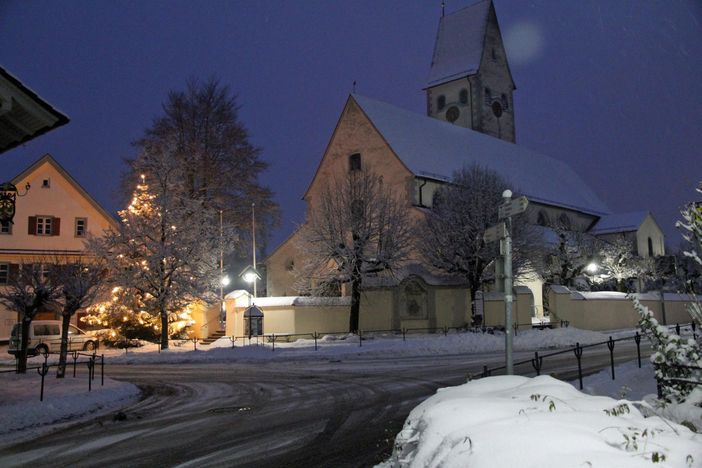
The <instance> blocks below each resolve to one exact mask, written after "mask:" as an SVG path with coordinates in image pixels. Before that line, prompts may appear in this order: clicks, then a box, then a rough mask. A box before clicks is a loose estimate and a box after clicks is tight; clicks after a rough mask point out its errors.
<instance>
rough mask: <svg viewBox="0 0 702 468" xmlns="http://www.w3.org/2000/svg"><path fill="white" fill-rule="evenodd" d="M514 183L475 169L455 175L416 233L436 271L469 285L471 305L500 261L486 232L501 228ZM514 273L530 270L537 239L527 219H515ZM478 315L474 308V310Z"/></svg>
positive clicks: (423, 252)
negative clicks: (503, 207) (500, 220)
mask: <svg viewBox="0 0 702 468" xmlns="http://www.w3.org/2000/svg"><path fill="white" fill-rule="evenodd" d="M507 188H509V183H508V181H507V180H505V179H504V178H503V177H501V176H500V175H499V174H498V173H497V172H495V171H492V170H490V169H487V168H485V167H482V166H479V165H476V164H473V165H471V166H467V167H464V168H463V169H461V170H460V171H457V172H456V173H455V174H454V177H453V180H452V182H451V183H450V184H447V185H446V186H445V187H443V188H442V189H440V190H439V191H437V192H436V195H435V197H434V203H433V206H432V209H431V211H428V212H427V213H426V217H425V221H424V222H422V223H420V224H419V225H418V227H417V230H418V236H417V237H418V238H419V239H421V242H420V244H419V246H418V247H419V249H420V251H421V253H422V255H423V257H424V258H425V259H426V260H427V262H429V264H430V265H432V266H433V267H434V268H436V269H438V270H439V271H442V272H444V273H447V274H449V275H455V276H459V277H462V278H464V279H465V281H466V283H467V285H468V287H469V288H470V296H471V304H474V303H475V296H476V293H477V292H478V291H479V290H480V289H481V288H482V286H483V283H484V280H485V275H486V273H487V270H488V268H489V266H490V265H491V264H493V262H494V260H495V259H496V258H497V256H498V249H497V246H496V245H490V244H486V243H485V242H484V241H483V235H484V233H485V230H486V229H487V228H489V227H491V226H493V225H495V224H497V222H498V219H497V212H498V207H499V205H501V204H502V203H503V198H502V193H503V192H504V191H505V189H507ZM511 235H512V237H513V239H514V243H513V245H514V257H513V268H514V271H515V272H519V271H521V270H523V269H525V268H528V267H529V266H530V263H531V262H530V259H531V257H530V256H529V255H528V254H529V253H531V251H532V249H531V248H530V247H529V246H530V245H532V244H533V239H532V235H533V233H532V232H531V231H530V230H529V228H528V226H527V225H526V222H525V218H523V217H520V216H515V217H513V223H512V233H511ZM472 310H473V311H474V310H475V309H474V307H472Z"/></svg>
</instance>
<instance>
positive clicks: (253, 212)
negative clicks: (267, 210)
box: [251, 203, 261, 297]
mask: <svg viewBox="0 0 702 468" xmlns="http://www.w3.org/2000/svg"><path fill="white" fill-rule="evenodd" d="M251 239H252V241H253V242H252V246H253V269H254V273H255V276H253V277H251V281H252V282H253V296H254V297H256V280H257V279H261V277H260V276H259V274H258V271H257V270H256V203H251Z"/></svg>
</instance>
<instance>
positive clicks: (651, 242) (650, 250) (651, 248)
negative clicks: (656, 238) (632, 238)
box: [648, 237, 653, 257]
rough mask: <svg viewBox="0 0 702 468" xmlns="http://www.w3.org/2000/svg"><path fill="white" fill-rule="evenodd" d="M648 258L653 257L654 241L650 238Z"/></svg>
mask: <svg viewBox="0 0 702 468" xmlns="http://www.w3.org/2000/svg"><path fill="white" fill-rule="evenodd" d="M648 256H649V257H653V239H651V238H650V237H649V238H648Z"/></svg>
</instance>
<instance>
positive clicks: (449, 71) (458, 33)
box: [427, 0, 492, 88]
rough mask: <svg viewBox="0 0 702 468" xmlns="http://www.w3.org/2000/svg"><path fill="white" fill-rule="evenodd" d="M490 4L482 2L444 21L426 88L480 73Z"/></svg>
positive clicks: (437, 35) (440, 27)
mask: <svg viewBox="0 0 702 468" xmlns="http://www.w3.org/2000/svg"><path fill="white" fill-rule="evenodd" d="M491 5H492V1H491V0H482V1H480V2H478V3H475V4H473V5H470V6H467V7H465V8H462V9H460V10H458V11H456V12H454V13H451V14H450V15H446V16H443V17H442V18H441V20H440V21H439V30H438V32H437V33H436V42H435V43H434V54H433V56H432V60H431V69H430V71H429V78H428V79H427V88H429V87H431V86H436V85H439V84H442V83H446V82H448V81H453V80H456V79H458V78H463V77H466V76H468V75H472V74H474V73H476V72H477V71H478V68H479V67H480V59H481V58H482V55H483V45H484V42H485V30H486V26H487V20H488V13H489V12H490V6H491Z"/></svg>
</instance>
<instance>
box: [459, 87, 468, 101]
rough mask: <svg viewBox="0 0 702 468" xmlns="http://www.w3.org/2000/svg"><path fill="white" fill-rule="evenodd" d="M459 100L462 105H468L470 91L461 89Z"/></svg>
mask: <svg viewBox="0 0 702 468" xmlns="http://www.w3.org/2000/svg"><path fill="white" fill-rule="evenodd" d="M458 100H459V101H460V102H461V104H468V90H467V89H466V88H463V89H461V92H460V93H458Z"/></svg>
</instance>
